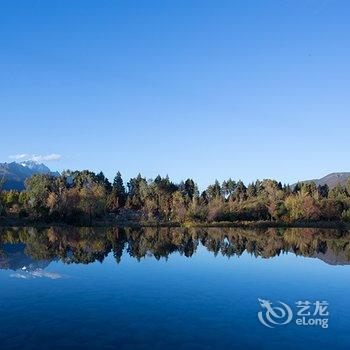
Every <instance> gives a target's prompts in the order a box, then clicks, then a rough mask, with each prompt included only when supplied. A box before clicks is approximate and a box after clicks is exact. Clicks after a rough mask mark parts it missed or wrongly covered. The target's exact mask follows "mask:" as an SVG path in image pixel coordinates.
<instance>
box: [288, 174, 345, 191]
mask: <svg viewBox="0 0 350 350" xmlns="http://www.w3.org/2000/svg"><path fill="white" fill-rule="evenodd" d="M349 178H350V172H342V173H331V174H328V175H326V176H324V177H322V178H321V179H314V180H305V181H299V182H302V183H310V182H315V183H316V185H317V186H323V185H328V187H329V188H333V187H335V186H337V185H338V184H340V185H343V186H345V185H346V184H347V182H348V179H349ZM294 186H295V185H294Z"/></svg>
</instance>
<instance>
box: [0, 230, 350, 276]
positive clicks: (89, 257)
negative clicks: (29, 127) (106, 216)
mask: <svg viewBox="0 0 350 350" xmlns="http://www.w3.org/2000/svg"><path fill="white" fill-rule="evenodd" d="M200 245H202V246H204V247H205V248H206V249H207V250H208V251H209V252H211V253H213V254H214V255H223V256H227V257H232V256H241V255H242V254H243V253H245V252H246V253H248V254H250V255H252V256H254V257H261V258H272V257H275V256H279V255H280V254H283V253H287V252H292V253H294V254H296V255H300V256H305V257H315V258H319V259H322V260H324V261H325V262H327V263H330V264H349V262H350V232H340V231H337V230H329V229H293V228H289V229H280V228H270V229H254V230H253V229H252V230H248V229H237V228H189V229H187V228H123V229H122V228H79V227H51V228H46V229H39V228H0V268H2V269H18V268H20V267H21V264H23V263H24V262H27V261H28V258H29V259H31V260H32V261H36V262H41V263H42V264H44V262H50V261H54V260H60V261H62V262H64V263H66V264H74V263H79V264H89V263H92V262H95V261H100V262H102V261H103V260H104V259H105V258H106V256H107V255H109V254H110V253H113V256H114V258H115V260H116V262H117V263H120V262H121V260H122V257H123V255H125V254H127V255H129V256H131V257H133V258H135V259H137V260H141V259H143V258H145V257H154V258H156V259H157V260H159V259H162V258H165V259H167V258H168V257H169V256H170V255H171V254H173V253H178V254H180V255H183V256H185V257H191V256H192V255H193V254H194V253H195V252H196V251H197V249H198V247H199V246H200Z"/></svg>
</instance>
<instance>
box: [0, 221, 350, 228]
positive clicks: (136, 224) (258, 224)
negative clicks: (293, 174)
mask: <svg viewBox="0 0 350 350" xmlns="http://www.w3.org/2000/svg"><path fill="white" fill-rule="evenodd" d="M11 226H12V227H26V226H27V227H28V226H35V227H42V228H46V227H53V226H60V227H65V226H66V227H72V226H75V227H111V226H113V227H119V228H124V227H131V228H143V227H168V228H171V227H183V228H210V227H218V228H220V227H222V228H252V229H254V228H270V227H273V228H324V229H341V230H350V223H349V222H343V221H296V222H280V221H235V222H230V221H221V222H211V223H207V222H185V223H178V222H146V221H145V222H144V221H116V220H103V219H101V220H93V221H92V222H91V223H86V222H85V223H84V222H80V223H67V222H62V221H43V220H33V219H28V218H26V219H18V218H0V227H11Z"/></svg>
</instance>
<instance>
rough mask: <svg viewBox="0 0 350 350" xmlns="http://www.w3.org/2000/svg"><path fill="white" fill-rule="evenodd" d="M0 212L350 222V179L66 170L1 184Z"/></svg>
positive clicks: (33, 216)
mask: <svg viewBox="0 0 350 350" xmlns="http://www.w3.org/2000/svg"><path fill="white" fill-rule="evenodd" d="M0 218H2V219H3V220H6V219H9V218H11V219H16V220H18V221H20V220H27V221H28V220H32V221H37V222H62V223H70V224H93V223H94V222H96V220H109V221H115V222H121V223H130V222H138V223H145V224H147V223H153V224H174V225H187V224H190V223H209V224H210V223H211V224H212V223H222V222H228V223H233V222H242V221H249V222H255V221H269V222H272V221H273V222H284V223H296V222H320V221H334V222H350V180H349V181H348V183H347V185H346V186H342V185H337V186H335V187H333V188H331V189H330V188H329V187H328V186H327V185H324V186H316V184H315V183H313V182H308V183H298V184H296V185H295V186H289V185H282V183H280V182H277V181H275V180H269V179H267V180H262V181H259V180H257V181H255V182H253V183H250V184H248V185H245V184H244V183H243V182H242V181H237V182H236V181H234V180H232V179H228V180H226V181H223V182H222V183H220V182H219V181H215V182H214V183H213V184H211V185H210V186H208V187H207V188H206V189H205V190H204V191H201V192H200V191H199V189H198V186H197V185H196V183H195V182H194V180H192V179H187V180H185V181H182V182H180V183H174V182H172V181H171V180H170V179H169V177H161V176H157V177H156V178H155V179H153V180H148V179H146V178H145V177H143V176H142V175H141V174H139V175H138V176H136V177H135V178H131V179H130V181H129V182H127V184H126V186H125V185H124V181H123V179H122V176H121V174H120V172H118V173H117V174H116V176H115V178H114V180H113V183H111V182H110V181H109V180H108V179H107V178H106V177H105V175H104V174H103V173H102V172H100V173H98V174H96V173H94V172H91V171H88V170H84V171H64V172H63V173H62V174H61V175H59V176H52V175H43V174H38V175H34V176H32V177H31V178H29V179H27V180H26V183H25V190H23V191H15V190H9V191H5V190H1V184H0Z"/></svg>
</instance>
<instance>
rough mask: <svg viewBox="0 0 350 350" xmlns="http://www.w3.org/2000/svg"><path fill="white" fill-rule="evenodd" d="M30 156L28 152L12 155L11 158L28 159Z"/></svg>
mask: <svg viewBox="0 0 350 350" xmlns="http://www.w3.org/2000/svg"><path fill="white" fill-rule="evenodd" d="M28 157H29V154H26V153H23V154H14V155H12V156H10V158H11V159H15V160H24V159H27V158H28Z"/></svg>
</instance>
